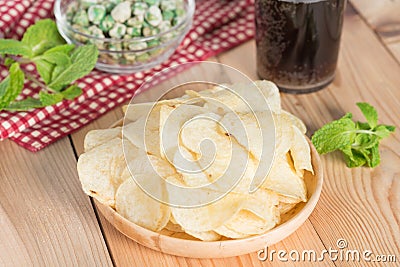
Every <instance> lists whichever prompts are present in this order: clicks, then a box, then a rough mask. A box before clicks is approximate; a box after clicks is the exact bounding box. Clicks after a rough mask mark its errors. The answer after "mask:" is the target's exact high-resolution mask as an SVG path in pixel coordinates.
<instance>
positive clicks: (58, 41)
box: [21, 19, 65, 58]
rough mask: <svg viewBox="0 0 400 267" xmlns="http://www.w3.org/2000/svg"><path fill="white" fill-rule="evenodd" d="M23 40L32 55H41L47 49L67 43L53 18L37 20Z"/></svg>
mask: <svg viewBox="0 0 400 267" xmlns="http://www.w3.org/2000/svg"><path fill="white" fill-rule="evenodd" d="M21 42H22V43H23V44H24V45H26V46H28V47H29V48H30V49H31V52H32V54H31V56H30V57H29V58H31V57H34V56H37V55H41V54H43V53H44V52H45V51H46V50H48V49H51V48H53V47H55V46H58V45H62V44H65V41H64V39H63V38H62V37H61V35H60V34H59V33H58V30H57V25H56V23H55V22H54V21H53V20H51V19H43V20H39V21H37V22H36V23H35V24H34V25H32V26H30V27H29V28H28V29H27V30H26V32H25V34H24V36H23V37H22V40H21Z"/></svg>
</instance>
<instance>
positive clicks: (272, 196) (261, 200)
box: [242, 188, 279, 221]
mask: <svg viewBox="0 0 400 267" xmlns="http://www.w3.org/2000/svg"><path fill="white" fill-rule="evenodd" d="M278 203H279V197H278V194H276V193H275V192H273V191H270V190H266V189H263V188H259V189H258V190H257V191H255V192H254V193H252V194H249V195H248V196H247V199H246V201H245V202H244V203H243V207H242V209H245V210H248V211H251V212H252V213H254V214H256V215H257V216H259V217H261V218H263V219H265V220H267V221H279V218H276V215H277V214H276V210H275V206H276V205H278Z"/></svg>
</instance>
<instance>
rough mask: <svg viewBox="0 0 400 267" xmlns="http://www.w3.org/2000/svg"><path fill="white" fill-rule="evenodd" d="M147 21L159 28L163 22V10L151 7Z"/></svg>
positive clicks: (147, 14) (146, 17)
mask: <svg viewBox="0 0 400 267" xmlns="http://www.w3.org/2000/svg"><path fill="white" fill-rule="evenodd" d="M144 18H145V20H146V21H147V22H148V23H149V24H150V25H152V26H154V27H157V26H158V25H159V24H160V23H161V21H162V20H163V16H162V13H161V10H160V9H159V8H158V7H157V6H151V7H150V8H149V9H148V10H147V12H146V14H145V17H144Z"/></svg>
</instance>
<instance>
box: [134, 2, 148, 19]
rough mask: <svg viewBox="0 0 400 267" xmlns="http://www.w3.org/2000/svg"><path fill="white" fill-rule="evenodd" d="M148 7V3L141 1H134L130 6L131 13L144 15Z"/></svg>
mask: <svg viewBox="0 0 400 267" xmlns="http://www.w3.org/2000/svg"><path fill="white" fill-rule="evenodd" d="M147 9H148V5H147V4H146V3H143V2H135V3H134V4H133V6H132V14H133V15H135V16H144V14H146V10H147Z"/></svg>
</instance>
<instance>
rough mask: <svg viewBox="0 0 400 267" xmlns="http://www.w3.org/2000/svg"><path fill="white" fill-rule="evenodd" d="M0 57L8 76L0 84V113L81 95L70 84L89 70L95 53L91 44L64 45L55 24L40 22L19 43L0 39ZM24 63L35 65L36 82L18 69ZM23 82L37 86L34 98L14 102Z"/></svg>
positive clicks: (96, 51) (79, 90) (28, 74)
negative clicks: (37, 90) (26, 80)
mask: <svg viewBox="0 0 400 267" xmlns="http://www.w3.org/2000/svg"><path fill="white" fill-rule="evenodd" d="M0 55H3V59H4V61H3V63H4V65H5V66H7V67H8V68H9V75H8V76H7V77H6V78H5V79H4V80H3V81H1V82H0V110H13V111H24V110H29V109H32V108H40V107H45V106H48V105H54V104H57V103H58V102H60V101H62V100H64V99H68V100H72V99H74V98H75V97H77V96H79V95H81V94H82V89H81V88H79V87H78V86H77V85H76V84H73V83H74V82H75V81H76V80H77V79H79V78H82V77H84V76H85V75H87V74H89V73H90V71H92V70H93V68H94V66H95V64H96V61H97V56H98V50H97V48H96V46H94V45H84V46H79V47H75V45H72V44H66V43H65V41H64V40H63V38H62V37H61V35H60V34H59V33H58V31H57V26H56V23H55V22H54V21H52V20H50V19H44V20H39V21H37V22H36V23H35V24H34V25H32V26H31V27H29V28H28V29H27V31H26V32H25V34H24V36H23V37H22V40H21V41H17V40H12V39H0ZM28 63H33V64H34V65H35V66H36V70H37V72H38V73H39V75H40V78H41V79H40V80H38V79H36V78H35V77H34V76H33V75H32V74H30V73H27V72H24V71H23V70H22V69H21V67H20V66H21V65H23V64H28ZM25 79H28V80H31V81H32V82H33V83H36V84H37V85H38V88H40V92H39V94H38V98H31V97H28V98H26V99H24V100H20V101H16V99H17V97H18V95H19V94H20V93H21V92H22V89H23V87H24V82H25Z"/></svg>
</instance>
